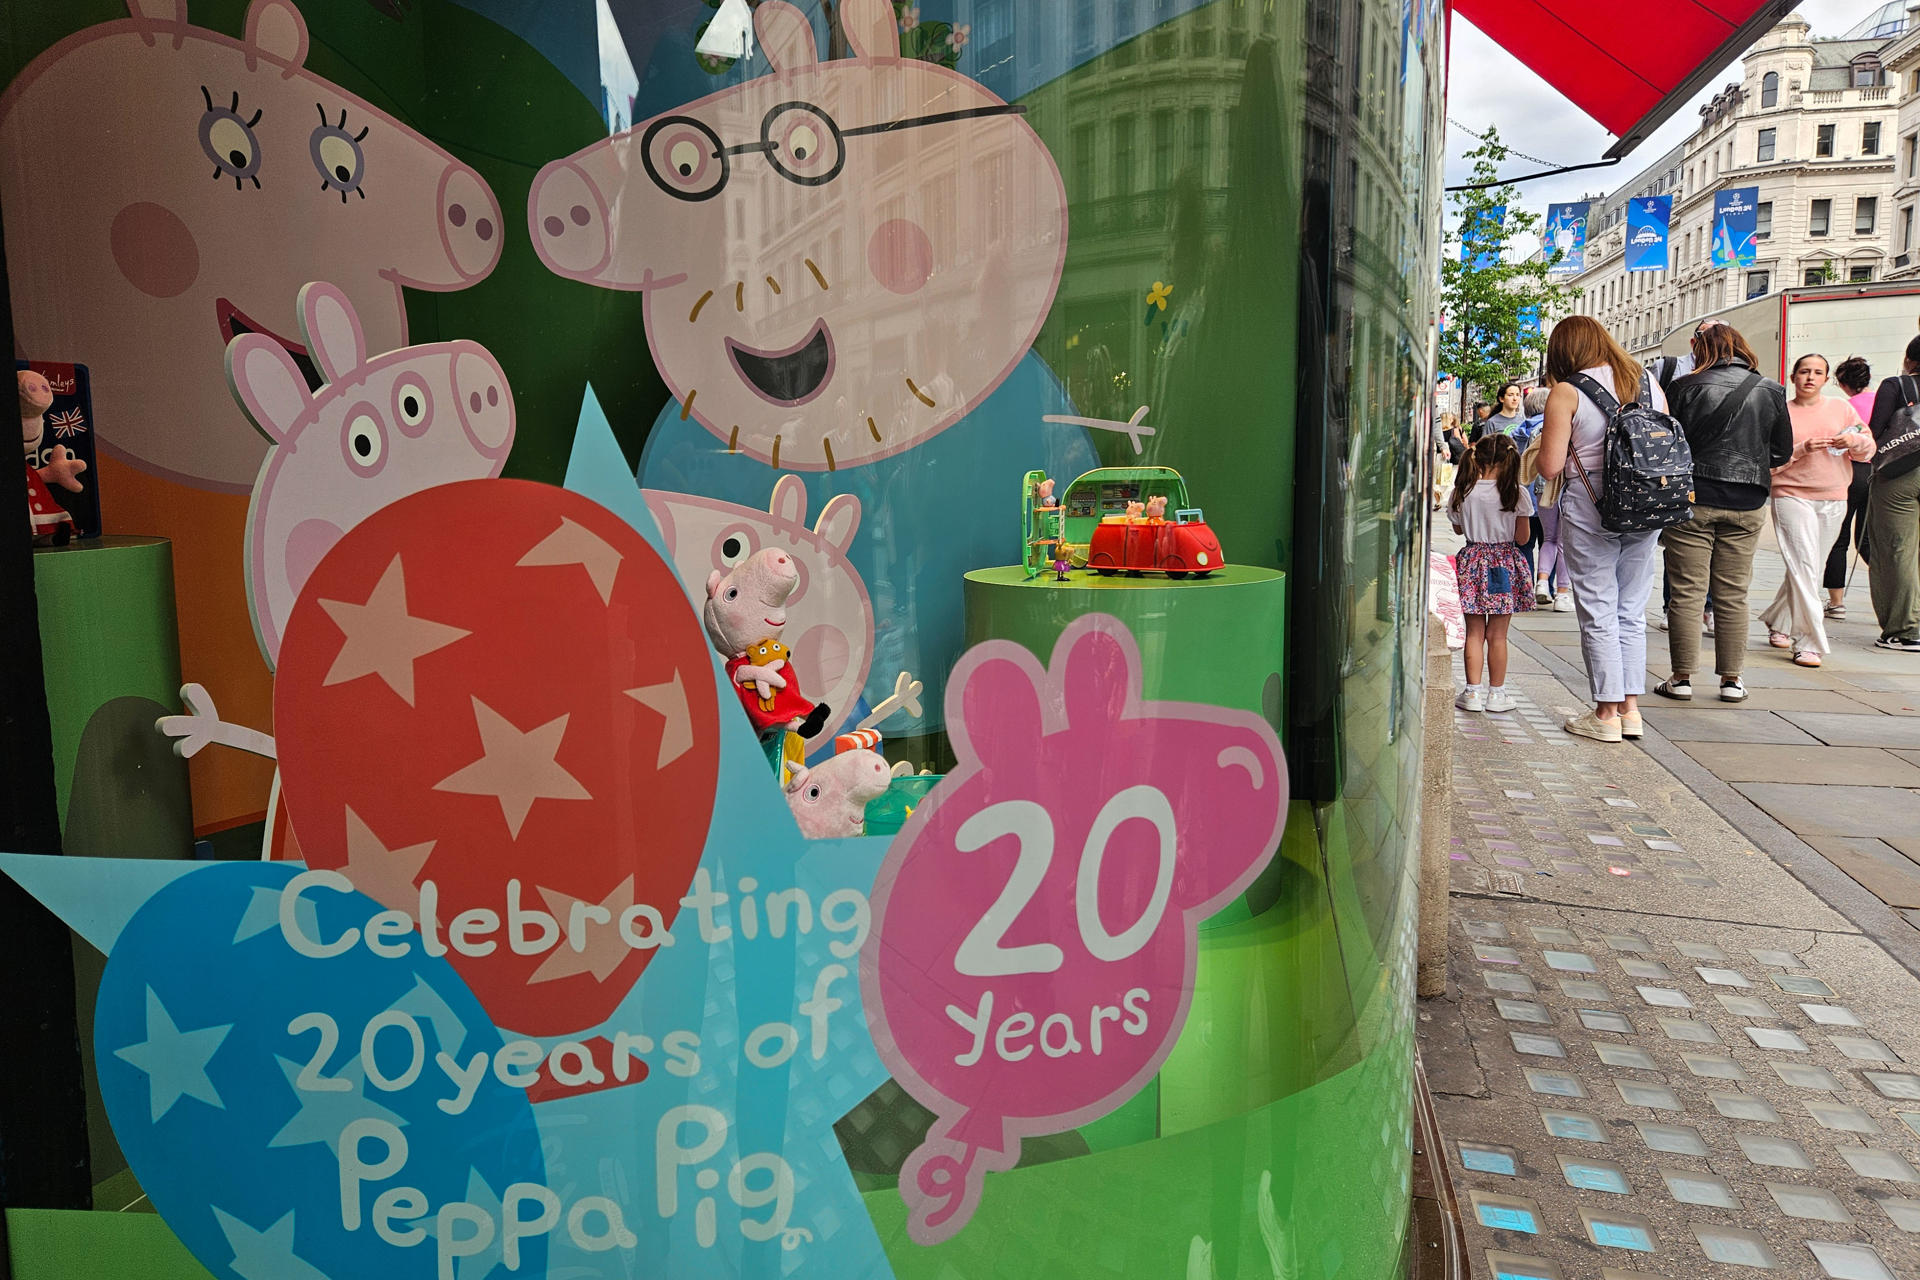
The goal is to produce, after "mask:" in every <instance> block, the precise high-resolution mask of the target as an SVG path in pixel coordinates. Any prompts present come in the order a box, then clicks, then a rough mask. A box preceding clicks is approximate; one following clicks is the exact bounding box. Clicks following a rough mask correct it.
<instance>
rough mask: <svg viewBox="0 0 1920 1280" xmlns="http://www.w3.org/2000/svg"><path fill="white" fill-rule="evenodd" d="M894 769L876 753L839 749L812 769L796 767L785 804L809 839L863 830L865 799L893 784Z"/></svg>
mask: <svg viewBox="0 0 1920 1280" xmlns="http://www.w3.org/2000/svg"><path fill="white" fill-rule="evenodd" d="M892 782H893V771H892V770H891V769H890V768H888V766H887V762H886V760H885V759H884V758H882V757H881V756H880V755H879V754H877V753H876V752H872V751H866V750H855V751H842V752H840V753H839V754H838V755H835V756H830V757H828V758H827V759H826V760H823V761H821V762H820V763H819V764H818V765H816V766H815V767H813V768H811V769H804V768H803V769H798V770H795V772H794V775H793V777H792V779H790V780H789V781H788V783H787V807H788V808H790V809H792V810H793V820H794V821H795V822H797V823H799V825H800V834H801V835H803V836H805V837H806V838H807V839H809V840H822V839H826V838H828V837H831V836H858V835H865V834H866V824H867V802H868V801H869V800H878V799H879V798H880V797H881V796H883V795H885V794H886V793H887V788H888V787H889V786H890V785H892Z"/></svg>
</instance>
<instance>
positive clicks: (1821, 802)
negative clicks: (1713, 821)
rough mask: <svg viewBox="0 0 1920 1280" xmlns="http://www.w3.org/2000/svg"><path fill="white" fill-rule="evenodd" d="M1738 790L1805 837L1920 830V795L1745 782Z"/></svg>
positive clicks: (1897, 790)
mask: <svg viewBox="0 0 1920 1280" xmlns="http://www.w3.org/2000/svg"><path fill="white" fill-rule="evenodd" d="M1734 790H1736V791H1738V792H1740V794H1742V795H1744V796H1746V797H1747V799H1749V800H1751V801H1753V802H1754V803H1755V804H1757V805H1759V806H1760V807H1761V808H1762V809H1765V810H1766V811H1767V812H1768V813H1769V814H1770V815H1772V817H1773V819H1774V821H1776V822H1778V823H1779V824H1780V825H1781V826H1783V827H1785V828H1787V830H1789V831H1792V832H1793V833H1794V834H1796V835H1801V836H1809V835H1814V836H1874V835H1878V834H1879V833H1880V832H1882V831H1906V832H1911V831H1916V830H1920V795H1915V794H1914V793H1913V792H1911V791H1904V790H1901V789H1900V788H1898V787H1835V786H1816V785H1806V784H1800V783H1791V782H1740V783H1735V784H1734Z"/></svg>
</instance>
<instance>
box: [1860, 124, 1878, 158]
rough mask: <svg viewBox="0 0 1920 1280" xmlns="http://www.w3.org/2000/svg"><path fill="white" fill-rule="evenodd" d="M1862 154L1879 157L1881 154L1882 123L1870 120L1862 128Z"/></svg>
mask: <svg viewBox="0 0 1920 1280" xmlns="http://www.w3.org/2000/svg"><path fill="white" fill-rule="evenodd" d="M1860 154H1861V155H1863V156H1877V155H1879V154H1880V122H1879V121H1878V120H1870V121H1868V122H1867V123H1866V124H1863V125H1861V126H1860Z"/></svg>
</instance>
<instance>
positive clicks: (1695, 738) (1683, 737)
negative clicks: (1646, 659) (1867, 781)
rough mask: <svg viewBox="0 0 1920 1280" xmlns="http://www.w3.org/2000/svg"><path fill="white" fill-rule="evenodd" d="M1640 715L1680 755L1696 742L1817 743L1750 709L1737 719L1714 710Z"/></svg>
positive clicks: (1776, 718) (1654, 709)
mask: <svg viewBox="0 0 1920 1280" xmlns="http://www.w3.org/2000/svg"><path fill="white" fill-rule="evenodd" d="M1641 714H1642V715H1643V716H1645V717H1646V721H1647V723H1648V724H1649V725H1651V726H1652V727H1653V728H1655V729H1657V730H1659V731H1660V734H1661V736H1663V737H1666V738H1669V739H1671V740H1673V741H1674V742H1676V743H1679V744H1680V748H1681V750H1683V751H1685V750H1687V745H1686V744H1688V743H1698V742H1772V743H1780V744H1783V745H1791V746H1801V747H1812V746H1818V745H1819V739H1817V738H1815V737H1814V736H1813V735H1812V734H1810V733H1806V732H1804V731H1803V730H1801V729H1799V728H1798V727H1796V726H1794V725H1791V724H1789V723H1787V722H1786V721H1785V720H1783V719H1781V718H1780V717H1779V716H1777V715H1775V714H1773V713H1772V712H1771V711H1758V710H1755V709H1754V708H1752V707H1745V708H1742V709H1741V712H1740V714H1738V715H1728V714H1726V713H1725V712H1722V711H1720V710H1717V709H1716V710H1711V711H1708V710H1699V711H1695V710H1687V711H1670V710H1668V709H1667V708H1665V707H1648V708H1646V709H1645V710H1644V711H1642V712H1641ZM1689 754H1692V753H1691V752H1689Z"/></svg>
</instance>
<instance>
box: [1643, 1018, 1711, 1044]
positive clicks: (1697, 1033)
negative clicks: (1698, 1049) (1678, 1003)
mask: <svg viewBox="0 0 1920 1280" xmlns="http://www.w3.org/2000/svg"><path fill="white" fill-rule="evenodd" d="M1657 1021H1658V1022H1659V1023H1660V1029H1661V1030H1662V1031H1664V1032H1666V1033H1667V1038H1668V1039H1669V1040H1685V1041H1689V1042H1691V1043H1693V1044H1719V1043H1721V1040H1720V1033H1719V1032H1717V1031H1715V1030H1714V1029H1713V1028H1712V1027H1711V1026H1709V1025H1708V1024H1707V1023H1704V1022H1701V1021H1700V1020H1699V1019H1698V1018H1659V1019H1657Z"/></svg>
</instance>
